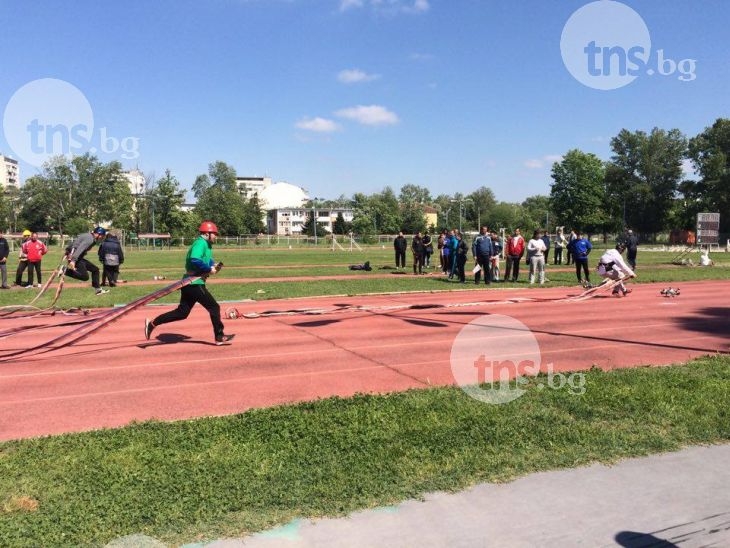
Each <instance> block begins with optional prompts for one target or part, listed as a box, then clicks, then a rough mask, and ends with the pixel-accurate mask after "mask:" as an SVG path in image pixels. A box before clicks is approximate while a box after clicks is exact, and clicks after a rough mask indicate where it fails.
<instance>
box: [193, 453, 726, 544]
mask: <svg viewBox="0 0 730 548" xmlns="http://www.w3.org/2000/svg"><path fill="white" fill-rule="evenodd" d="M188 546H189V547H190V546H200V545H188ZM205 546H206V548H234V547H255V548H273V547H276V548H282V547H284V548H304V547H307V548H310V547H320V546H321V547H343V548H344V547H346V548H357V547H377V548H391V547H404V548H405V547H408V548H412V547H419V548H420V547H445V546H448V547H492V546H494V547H500V548H501V547H510V548H513V547H520V548H521V547H555V548H558V547H560V548H566V547H568V548H569V547H573V546H585V547H591V548H593V547H612V546H624V547H632V548H638V547H649V546H651V547H653V548H658V547H665V548H666V547H671V546H681V547H682V548H686V547H690V548H694V547H700V546H718V547H727V546H730V445H721V446H712V447H693V448H689V449H685V450H683V451H680V452H677V453H669V454H663V455H655V456H651V457H646V458H637V459H631V460H627V461H623V462H621V463H619V464H617V465H614V466H603V465H593V466H589V467H584V468H576V469H571V470H561V471H556V472H545V473H538V474H532V475H530V476H527V477H524V478H521V479H518V480H516V481H514V482H511V483H506V484H496V485H495V484H481V485H478V486H476V487H474V488H472V489H470V490H468V491H464V492H462V493H456V494H444V493H435V494H432V495H429V496H428V497H426V500H425V501H424V502H418V501H407V502H404V503H403V504H400V505H398V506H395V507H390V508H378V509H375V510H369V511H364V512H359V513H356V514H354V515H351V516H349V517H347V518H343V519H323V520H318V521H309V520H296V521H294V522H292V523H290V524H288V525H286V526H284V527H279V528H277V529H274V530H271V531H267V532H264V533H260V534H257V535H254V536H252V537H248V538H246V539H243V540H219V541H216V542H213V543H210V544H206V545H205Z"/></svg>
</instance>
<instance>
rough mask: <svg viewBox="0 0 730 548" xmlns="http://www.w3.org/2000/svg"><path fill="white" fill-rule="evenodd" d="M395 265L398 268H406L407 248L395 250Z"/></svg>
mask: <svg viewBox="0 0 730 548" xmlns="http://www.w3.org/2000/svg"><path fill="white" fill-rule="evenodd" d="M395 267H396V268H405V267H406V252H405V250H403V251H400V250H398V249H396V250H395Z"/></svg>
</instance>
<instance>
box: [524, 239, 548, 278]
mask: <svg viewBox="0 0 730 548" xmlns="http://www.w3.org/2000/svg"><path fill="white" fill-rule="evenodd" d="M545 249H546V248H545V242H544V241H543V240H542V238H541V237H540V231H538V230H536V231H535V232H534V233H533V235H532V239H531V240H530V241H529V242H527V255H528V256H529V257H530V277H529V281H530V284H533V283H535V273H537V277H538V281H539V282H540V284H544V283H545Z"/></svg>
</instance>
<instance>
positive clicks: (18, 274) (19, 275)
mask: <svg viewBox="0 0 730 548" xmlns="http://www.w3.org/2000/svg"><path fill="white" fill-rule="evenodd" d="M26 268H28V260H27V259H26V260H25V261H20V262H19V263H18V269H17V270H16V271H15V284H16V285H23V272H25V269H26Z"/></svg>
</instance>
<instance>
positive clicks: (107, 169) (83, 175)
mask: <svg viewBox="0 0 730 548" xmlns="http://www.w3.org/2000/svg"><path fill="white" fill-rule="evenodd" d="M21 199H22V203H23V206H22V210H21V217H23V218H27V219H29V220H32V221H33V223H34V224H36V225H39V226H37V227H36V229H42V228H45V229H51V227H54V228H57V229H58V230H59V231H60V232H64V231H65V229H64V226H65V224H66V223H67V222H68V221H69V220H70V219H86V222H87V223H88V225H89V226H93V225H94V224H98V223H100V222H107V223H111V224H112V225H113V226H115V227H117V228H128V227H129V226H131V220H132V194H131V192H130V190H129V187H128V186H127V183H126V179H125V178H124V176H123V175H122V166H121V164H120V163H119V162H110V163H109V164H103V163H101V162H99V160H98V159H97V158H96V157H95V156H92V155H90V154H88V153H87V154H84V155H83V156H75V157H74V158H72V159H68V158H66V157H64V156H56V157H53V158H51V159H50V160H49V161H48V162H46V163H45V164H44V165H43V168H42V172H41V173H40V174H39V175H35V176H33V177H31V178H29V179H28V180H27V181H26V183H25V185H23V189H22V190H21Z"/></svg>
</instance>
